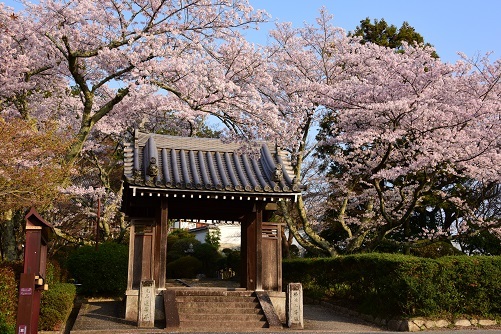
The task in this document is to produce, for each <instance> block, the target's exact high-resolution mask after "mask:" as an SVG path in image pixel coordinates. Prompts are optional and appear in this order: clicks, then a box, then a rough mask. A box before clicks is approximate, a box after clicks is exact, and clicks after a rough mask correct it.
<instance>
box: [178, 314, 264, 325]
mask: <svg viewBox="0 0 501 334" xmlns="http://www.w3.org/2000/svg"><path fill="white" fill-rule="evenodd" d="M179 321H181V323H182V322H183V321H207V322H211V323H214V322H216V323H219V322H230V321H232V322H235V321H236V322H259V321H266V318H265V316H264V314H211V313H207V314H191V313H180V314H179Z"/></svg>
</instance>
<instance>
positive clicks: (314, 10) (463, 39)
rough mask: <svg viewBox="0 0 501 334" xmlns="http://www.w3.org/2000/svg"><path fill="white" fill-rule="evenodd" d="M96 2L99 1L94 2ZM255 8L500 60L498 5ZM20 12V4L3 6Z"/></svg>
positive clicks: (406, 2)
mask: <svg viewBox="0 0 501 334" xmlns="http://www.w3.org/2000/svg"><path fill="white" fill-rule="evenodd" d="M96 1H97V0H96ZM249 1H250V3H251V5H252V6H253V7H254V8H259V9H265V10H266V11H267V12H268V13H270V14H271V15H272V20H278V21H280V22H292V23H293V24H294V25H295V26H298V27H299V26H302V25H303V23H304V22H308V23H314V22H315V18H316V17H317V16H318V10H319V9H320V8H321V7H323V6H324V7H326V8H327V10H328V11H329V12H330V13H331V14H333V15H334V21H333V22H334V25H336V26H339V27H341V28H344V29H345V30H347V31H351V30H353V29H355V27H356V26H357V25H358V24H359V23H360V20H363V19H365V18H366V17H369V18H370V19H371V20H373V19H375V18H377V19H381V18H384V19H385V20H386V22H388V23H389V24H394V25H396V26H397V27H400V25H401V24H402V22H404V21H407V22H409V24H410V25H411V26H413V27H414V28H415V29H416V31H417V32H419V33H420V34H421V35H422V36H423V37H424V39H425V41H427V42H429V43H431V44H432V45H434V46H435V48H436V49H437V53H438V54H439V55H440V57H441V59H442V60H443V61H445V62H455V61H456V60H457V59H459V57H458V56H457V52H458V51H461V52H464V53H465V54H467V55H468V56H475V55H477V54H479V53H480V54H484V53H486V52H488V51H494V54H493V55H492V56H491V57H492V59H498V58H501V24H500V23H499V22H500V21H501V19H500V16H501V0H475V1H473V0H249ZM3 2H4V3H5V4H6V5H8V6H12V7H16V8H20V0H6V1H3ZM273 26H274V24H273V23H269V24H265V25H262V26H261V29H260V31H258V32H253V33H252V34H249V36H248V39H249V40H251V41H252V42H255V43H260V44H265V43H266V40H267V32H268V31H269V30H270V29H272V28H273Z"/></svg>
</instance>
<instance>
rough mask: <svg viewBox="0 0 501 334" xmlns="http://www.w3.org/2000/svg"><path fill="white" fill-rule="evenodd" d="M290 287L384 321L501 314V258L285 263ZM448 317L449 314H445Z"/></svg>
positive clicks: (368, 257)
mask: <svg viewBox="0 0 501 334" xmlns="http://www.w3.org/2000/svg"><path fill="white" fill-rule="evenodd" d="M283 276H284V283H288V282H301V283H302V284H303V289H304V291H305V294H306V295H309V296H310V297H313V298H329V299H331V300H333V301H337V302H340V303H342V304H343V305H353V307H355V308H357V309H358V310H359V311H361V312H363V313H368V314H372V315H374V316H383V317H392V316H398V317H415V316H425V317H443V316H444V315H448V316H451V317H454V316H459V315H470V316H483V317H489V316H494V317H495V316H499V315H501V257H466V256H451V257H442V258H439V259H436V260H434V259H426V258H418V257H413V256H405V255H397V254H363V255H350V256H343V257H338V258H328V259H297V260H290V261H284V267H283ZM444 313H446V314H444Z"/></svg>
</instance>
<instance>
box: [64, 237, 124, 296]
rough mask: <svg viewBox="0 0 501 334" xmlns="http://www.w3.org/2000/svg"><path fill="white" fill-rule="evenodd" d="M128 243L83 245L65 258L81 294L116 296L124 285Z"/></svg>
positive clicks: (121, 292) (122, 289) (122, 290)
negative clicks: (96, 246)
mask: <svg viewBox="0 0 501 334" xmlns="http://www.w3.org/2000/svg"><path fill="white" fill-rule="evenodd" d="M128 257H129V252H128V247H127V246H126V245H121V244H116V243H103V244H100V245H99V249H98V250H96V249H95V248H94V247H91V246H84V247H81V248H79V249H77V250H76V251H74V252H73V253H72V254H70V255H69V258H68V263H67V267H68V271H69V273H70V275H71V277H72V278H73V279H75V281H76V282H77V283H79V284H81V286H80V288H79V293H81V294H84V295H101V296H116V295H121V294H123V293H124V292H125V290H126V288H127V268H128Z"/></svg>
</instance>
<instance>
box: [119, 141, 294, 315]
mask: <svg viewBox="0 0 501 334" xmlns="http://www.w3.org/2000/svg"><path fill="white" fill-rule="evenodd" d="M255 145H258V146H257V147H258V149H259V153H260V154H259V157H257V158H254V157H253V156H250V155H247V154H243V153H241V152H240V149H241V147H240V145H239V144H237V143H224V142H222V141H221V140H219V139H208V138H187V137H175V136H165V135H157V134H146V133H141V132H138V131H136V132H135V138H134V140H133V142H130V143H126V146H125V158H124V178H125V182H124V195H123V211H124V212H125V213H126V215H127V217H128V219H130V222H131V232H130V246H129V273H128V284H127V291H126V319H127V320H133V321H136V320H138V304H139V299H140V296H139V287H140V286H141V282H146V281H154V288H155V292H156V295H157V297H156V307H155V309H156V314H155V318H158V319H161V318H162V317H163V316H164V315H163V306H162V297H161V294H162V291H163V290H165V278H166V256H167V248H168V245H167V233H168V221H169V220H175V219H202V220H228V221H239V222H240V223H241V258H242V268H241V269H242V270H241V272H242V275H241V276H242V279H241V282H240V285H241V287H242V288H245V289H247V290H253V291H263V290H264V291H274V292H281V291H282V271H281V268H282V265H281V264H282V262H281V261H282V257H281V240H280V237H281V229H282V225H280V224H276V223H272V222H270V221H269V220H270V218H271V216H272V214H273V212H274V211H275V210H276V209H277V203H278V202H279V201H295V200H296V198H297V196H298V195H300V185H299V183H298V182H297V180H296V179H295V178H294V177H293V173H292V168H291V164H290V161H289V159H288V156H287V154H286V152H284V151H282V150H280V149H278V148H277V147H275V146H274V145H270V144H269V143H266V142H258V143H255Z"/></svg>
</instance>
